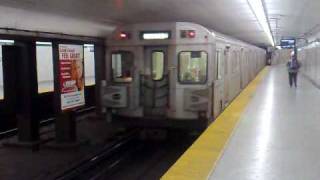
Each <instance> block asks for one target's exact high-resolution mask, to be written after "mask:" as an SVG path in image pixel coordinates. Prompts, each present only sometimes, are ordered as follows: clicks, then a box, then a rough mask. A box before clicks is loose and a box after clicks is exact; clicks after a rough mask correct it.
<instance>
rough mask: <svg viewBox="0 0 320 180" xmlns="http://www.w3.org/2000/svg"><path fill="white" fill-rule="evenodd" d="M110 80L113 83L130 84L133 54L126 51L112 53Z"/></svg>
mask: <svg viewBox="0 0 320 180" xmlns="http://www.w3.org/2000/svg"><path fill="white" fill-rule="evenodd" d="M111 58H112V62H111V63H112V78H113V81H114V82H119V83H129V82H132V67H133V54H132V53H131V52H127V51H121V52H114V53H112V57H111Z"/></svg>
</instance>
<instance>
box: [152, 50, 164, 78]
mask: <svg viewBox="0 0 320 180" xmlns="http://www.w3.org/2000/svg"><path fill="white" fill-rule="evenodd" d="M163 71H164V53H163V52H161V51H154V52H152V79H153V80H155V81H158V80H161V79H162V78H163Z"/></svg>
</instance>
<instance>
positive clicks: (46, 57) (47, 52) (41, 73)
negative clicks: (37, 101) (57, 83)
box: [36, 41, 54, 93]
mask: <svg viewBox="0 0 320 180" xmlns="http://www.w3.org/2000/svg"><path fill="white" fill-rule="evenodd" d="M36 58H37V77H38V93H46V92H52V91H53V90H54V82H53V56H52V43H51V42H39V41H37V42H36Z"/></svg>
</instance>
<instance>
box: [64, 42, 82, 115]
mask: <svg viewBox="0 0 320 180" xmlns="http://www.w3.org/2000/svg"><path fill="white" fill-rule="evenodd" d="M59 68H60V92H61V109H62V110H68V109H72V108H76V107H80V106H83V105H85V99H84V68H83V46H82V45H71V44H59Z"/></svg>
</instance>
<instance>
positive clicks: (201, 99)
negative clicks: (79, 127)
mask: <svg viewBox="0 0 320 180" xmlns="http://www.w3.org/2000/svg"><path fill="white" fill-rule="evenodd" d="M265 61H266V52H265V50H263V49H260V48H258V47H255V46H253V45H250V44H247V43H244V42H242V41H239V40H235V39H233V38H230V37H228V36H225V35H223V34H219V33H217V32H214V31H211V30H209V29H207V28H205V27H203V26H201V25H198V24H194V23H186V22H174V23H145V24H133V25H128V26H124V27H119V28H118V29H116V30H115V31H114V33H113V34H112V37H111V38H109V39H108V41H107V51H106V71H107V74H106V79H107V80H106V82H105V83H103V84H104V86H103V95H102V98H103V100H102V101H103V105H104V107H105V110H106V111H107V114H108V116H109V118H111V119H112V121H113V122H115V123H120V124H122V125H124V126H126V127H141V128H181V129H204V128H206V127H207V126H208V124H210V123H211V122H213V121H214V119H215V118H216V117H217V116H218V115H219V114H220V113H221V112H222V111H223V110H224V108H225V107H226V106H227V105H228V104H229V103H230V102H231V101H232V100H233V99H234V98H235V97H236V96H237V95H238V94H239V93H240V92H241V90H242V89H243V88H244V87H246V85H247V84H248V83H249V82H250V81H251V80H252V79H253V78H254V77H255V75H256V74H257V73H258V72H259V71H260V70H261V69H262V68H263V67H264V66H265Z"/></svg>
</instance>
